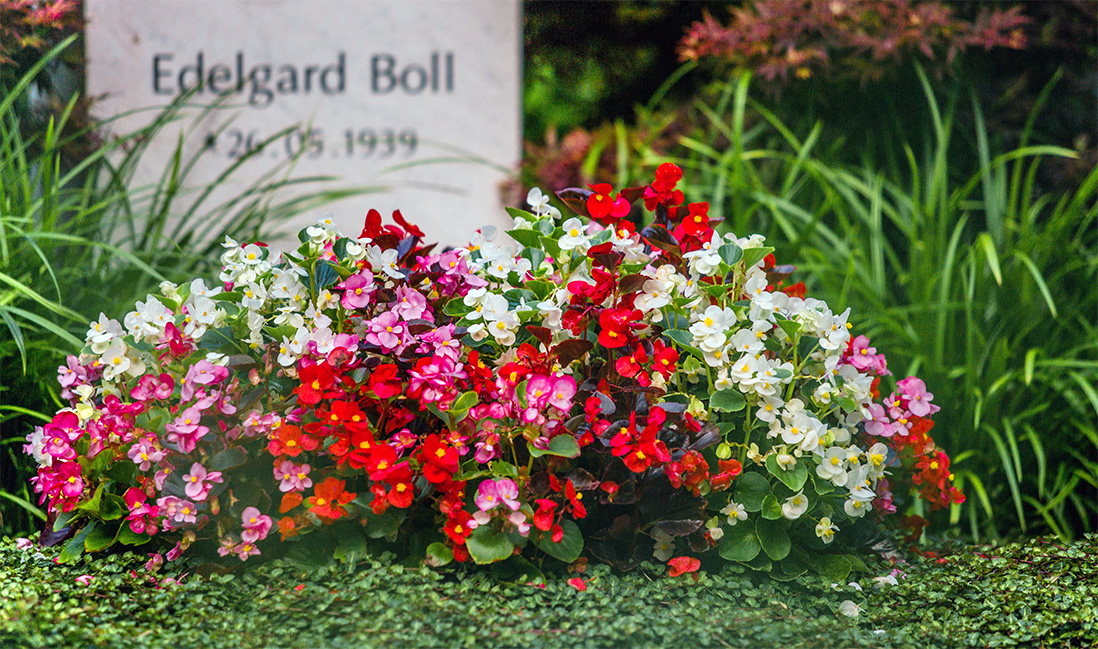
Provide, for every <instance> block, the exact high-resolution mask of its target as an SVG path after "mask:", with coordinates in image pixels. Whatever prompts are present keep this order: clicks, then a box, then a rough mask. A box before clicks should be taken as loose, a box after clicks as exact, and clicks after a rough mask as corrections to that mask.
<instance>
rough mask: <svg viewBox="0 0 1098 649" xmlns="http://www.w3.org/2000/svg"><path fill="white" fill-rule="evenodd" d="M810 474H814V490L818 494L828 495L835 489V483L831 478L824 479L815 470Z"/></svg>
mask: <svg viewBox="0 0 1098 649" xmlns="http://www.w3.org/2000/svg"><path fill="white" fill-rule="evenodd" d="M810 475H811V476H812V490H813V491H815V492H816V495H817V496H826V495H827V494H829V493H832V492H833V491H835V485H834V484H832V483H831V481H830V480H824V479H823V478H821V477H820V476H818V475H816V472H815V471H813V472H812V473H811V474H810Z"/></svg>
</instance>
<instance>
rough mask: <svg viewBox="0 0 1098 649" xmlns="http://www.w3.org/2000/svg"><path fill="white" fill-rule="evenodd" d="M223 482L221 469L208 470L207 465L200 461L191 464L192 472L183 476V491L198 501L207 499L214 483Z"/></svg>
mask: <svg viewBox="0 0 1098 649" xmlns="http://www.w3.org/2000/svg"><path fill="white" fill-rule="evenodd" d="M215 482H217V483H220V482H223V480H222V478H221V472H220V471H207V470H206V467H204V466H202V465H201V464H199V463H198V462H195V463H194V464H192V465H191V472H190V473H188V474H185V475H184V476H183V484H184V487H183V491H184V492H185V493H186V494H187V497H188V498H193V499H195V500H197V501H198V502H202V501H204V500H206V496H208V495H209V493H210V489H211V488H213V484H212V483H215Z"/></svg>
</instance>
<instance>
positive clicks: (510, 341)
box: [485, 313, 519, 347]
mask: <svg viewBox="0 0 1098 649" xmlns="http://www.w3.org/2000/svg"><path fill="white" fill-rule="evenodd" d="M518 326H519V319H518V318H517V317H516V316H515V315H514V314H513V313H506V314H503V315H502V316H500V317H499V318H498V319H495V320H493V321H491V322H488V323H487V324H485V327H486V328H487V329H488V333H490V334H492V338H495V340H496V342H497V343H499V344H500V345H503V346H504V347H510V346H511V345H514V344H515V331H516V330H518Z"/></svg>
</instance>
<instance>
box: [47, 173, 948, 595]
mask: <svg viewBox="0 0 1098 649" xmlns="http://www.w3.org/2000/svg"><path fill="white" fill-rule="evenodd" d="M681 175H682V174H681V171H680V170H679V169H678V168H677V167H675V166H673V165H670V164H665V165H663V166H661V167H660V168H659V169H658V170H657V172H656V178H655V180H654V181H653V182H652V183H651V184H650V185H648V186H647V187H641V188H629V189H624V190H621V191H620V192H619V193H615V192H614V191H613V190H612V188H611V187H610V186H609V185H603V184H600V185H593V186H591V187H590V189H568V190H564V191H562V192H560V193H559V194H558V196H559V197H560V199H561V200H562V201H563V203H564V204H565V205H567V207H569V208H571V209H572V210H573V211H575V212H576V214H577V215H576V216H572V217H569V218H565V217H563V216H562V215H561V214H560V212H559V210H558V209H557V208H555V207H552V206H551V205H549V199H548V197H546V196H544V195H543V194H542V193H541V192H540V191H539V190H536V189H535V190H533V191H531V192H530V195H529V196H528V202H529V203H530V207H531V211H529V212H527V211H521V210H510V212H511V215H512V216H513V217H514V223H515V225H514V229H512V230H511V231H509V232H508V234H509V235H510V236H509V238H507V239H506V240H505V239H504V238H503V237H498V238H497V237H495V236H493V234H494V233H493V232H490V231H488V230H483V231H481V232H479V233H478V234H477V235H476V236H475V237H474V240H473V241H472V242H471V244H470V245H469V246H468V247H466V248H462V249H458V250H447V251H443V252H436V251H435V249H434V246H432V245H424V244H423V243H422V240H423V236H424V235H423V233H422V232H421V231H420V230H419V229H418V228H417V227H415V226H414V225H412V224H410V223H408V222H407V221H405V219H404V218H403V217H402V216H401V214H400V213H399V212H396V213H394V215H393V216H394V221H395V223H393V224H389V225H383V223H382V219H381V217H380V215H379V214H378V213H377V212H376V211H371V212H370V214H369V215H368V216H367V218H366V222H365V226H364V228H363V230H362V232H361V234H359V236H358V237H354V238H350V237H345V236H343V235H341V234H340V233H339V232H338V231H337V230H336V228H335V227H334V226H333V225H332V224H331V223H330V222H327V221H322V222H320V223H318V224H317V225H315V226H313V227H310V228H307V229H306V230H304V231H303V232H302V233H301V235H300V238H301V242H302V243H301V246H300V247H299V248H298V249H297V250H296V251H295V252H291V253H287V254H280V253H278V252H276V251H274V250H272V249H271V248H268V247H266V246H264V245H262V244H258V243H248V244H240V243H238V242H236V241H233V240H231V239H228V238H227V239H226V240H225V242H224V244H223V245H224V247H225V253H224V255H223V256H222V264H223V270H222V272H221V275H220V276H219V277H218V281H217V282H212V281H211V282H210V283H207V281H206V280H203V279H195V280H194V281H192V282H190V283H189V284H183V285H174V284H168V283H165V284H162V285H161V287H160V288H161V292H160V293H159V294H157V295H150V296H149V297H148V298H147V299H146V300H144V301H143V302H138V303H137V308H136V310H135V311H133V312H131V313H129V314H128V315H126V316H125V318H124V320H123V322H121V323H120V322H118V321H116V320H112V319H110V318H108V317H106V316H101V317H100V319H99V321H98V322H95V323H92V325H91V329H90V330H89V331H88V336H87V343H86V347H85V349H84V350H83V353H82V354H81V355H80V357H79V358H77V357H70V358H69V361H68V364H67V366H65V367H62V368H60V377H59V378H60V382H61V385H62V388H63V393H62V394H63V397H64V398H65V399H67V400H68V401H69V403H70V407H68V408H65V409H63V410H62V411H60V412H59V413H57V415H56V416H55V417H54V418H53V420H52V421H51V422H50V423H49V424H47V425H45V426H42V427H40V428H37V429H35V431H34V432H33V433H32V434H31V435H30V436H29V444H28V445H27V447H26V450H27V452H28V453H30V454H32V455H33V456H34V458H35V459H36V460H37V461H38V464H39V470H38V475H37V477H36V478H34V488H35V489H36V491H38V492H40V493H41V498H42V502H48V504H49V512H50V517H51V518H50V524H49V526H48V527H47V529H46V531H45V532H44V533H43V536H42V542H43V543H45V544H57V543H62V542H65V543H66V545H65V546H64V550H63V552H62V558H63V559H65V558H70V557H74V556H76V555H78V554H79V553H80V552H82V551H84V550H88V551H98V550H103V549H105V548H107V547H110V546H112V545H115V544H123V545H128V546H136V545H142V544H147V543H148V544H150V545H151V546H153V547H156V548H164V549H168V552H167V559H169V560H171V559H174V558H176V557H177V556H179V555H180V554H181V553H183V552H191V553H196V554H198V555H200V556H206V557H214V556H216V555H220V556H221V557H225V558H226V559H228V558H230V557H233V558H236V559H239V560H246V559H248V558H249V557H252V556H256V555H259V554H261V553H262V554H268V553H272V552H273V553H278V552H279V551H280V550H279V548H280V547H281V544H282V543H287V544H290V543H291V542H292V543H293V544H294V545H292V546H291V548H290V549H291V551H292V549H293V547H297V548H302V547H305V548H308V549H309V552H310V553H313V554H315V553H316V552H317V549H318V548H329V547H330V548H331V550H325V551H330V552H334V553H335V554H336V556H340V557H347V556H349V554H350V553H353V552H358V551H370V550H376V551H380V550H390V551H393V552H395V553H396V555H397V556H398V557H399V558H400V559H401V560H407V561H411V562H419V561H426V562H428V563H429V564H431V565H440V564H444V563H448V562H450V561H457V562H466V561H470V560H471V561H473V562H475V563H478V564H487V563H494V562H501V561H510V562H512V564H515V565H517V566H519V567H522V568H523V569H525V568H531V569H534V568H536V566H533V565H531V562H536V563H538V564H543V563H544V562H546V561H550V562H551V561H554V560H555V561H560V562H565V563H570V562H575V561H577V560H579V561H584V560H586V558H591V559H595V560H599V561H604V562H608V563H611V564H613V565H615V566H617V567H620V568H622V569H629V568H631V567H634V566H636V565H639V564H640V563H641V562H643V561H648V560H652V559H653V558H655V559H657V560H659V561H661V562H669V564H670V565H671V566H672V568H673V569H674V570H675V571H676V572H679V573H681V572H689V571H693V570H697V569H698V567H699V565H700V563H699V561H697V559H702V560H710V559H712V560H718V559H717V558H718V557H720V558H723V559H724V560H727V561H735V562H742V563H745V564H747V565H749V566H751V567H752V568H755V569H759V570H773V571H774V574H783V575H796V574H800V573H802V572H804V571H805V570H807V569H808V567H809V566H813V567H816V568H818V569H819V567H820V566H823V567H824V568H825V569H828V570H831V569H834V571H835V572H839V573H842V574H843V575H845V572H846V571H849V569H850V566H851V564H852V563H854V564H856V563H857V562H856V561H854V560H853V559H852V558H850V557H849V556H848V553H850V552H851V551H853V550H856V549H857V548H858V547H860V546H862V545H865V544H866V543H868V542H870V541H872V540H874V539H875V538H877V537H879V532H880V529H881V527H882V525H883V524H887V523H889V521H892V520H896V521H899V520H900V519H901V518H902V517H900V516H896V515H895V514H897V512H904V511H906V510H907V509H908V508H909V506H910V505H911V503H912V501H913V498H916V497H918V498H922V499H924V500H925V501H927V503H928V504H929V506H930V507H931V508H941V507H944V506H946V505H948V504H950V503H953V502H960V501H961V500H962V498H963V497H962V496H961V494H960V493H959V492H958V491H957V489H956V488H954V487H953V486H952V475H951V474H950V470H949V458H948V457H947V456H946V454H945V453H944V452H942V451H941V450H940V449H938V448H937V447H936V446H935V445H934V442H933V440H932V439H931V437H930V436H929V435H928V433H929V431H930V429H931V427H932V426H933V422H932V420H931V416H932V415H933V414H934V412H935V411H936V410H937V409H938V408H937V406H936V405H934V404H933V398H934V396H933V395H932V394H931V393H930V392H928V391H927V387H926V386H925V385H924V384H923V382H922V381H920V380H919V379H918V378H915V377H908V378H905V379H903V380H899V381H896V382H895V383H894V384H891V378H890V377H891V373H890V372H889V370H888V368H887V364H886V361H885V358H884V356H883V355H882V354H880V353H879V352H878V351H877V350H876V349H874V348H873V347H871V346H870V341H869V340H867V339H866V337H865V336H861V335H855V333H856V332H852V331H851V325H850V324H849V323H848V321H847V320H848V316H849V312H848V311H844V312H842V313H834V312H833V311H832V310H831V309H830V308H829V307H828V305H826V304H824V303H823V302H820V301H819V300H814V299H811V298H806V297H805V296H804V285H803V284H801V283H797V284H792V285H787V281H788V279H789V274H790V273H791V272H792V269H791V268H790V267H783V266H776V265H775V260H774V258H773V256H772V255H771V254H770V253H771V249H770V248H768V247H766V246H765V242H764V240H763V238H762V237H760V236H758V235H754V236H747V237H736V236H735V235H733V234H724V235H721V234H719V233H718V232H717V231H716V230H715V229H714V227H716V226H717V225H718V221H719V219H716V218H710V217H709V214H708V205H707V204H705V203H693V204H689V205H684V204H683V196H682V193H681V192H680V191H679V190H677V189H676V185H677V184H678V182H679V180H680V179H681ZM634 204H635V205H634ZM646 213H647V214H651V216H650V217H645V216H644V215H645V214H646ZM635 222H636V223H641V224H642V225H641V226H637V225H635ZM646 222H647V223H648V224H647V225H643V224H644V223H646ZM638 227H639V228H640V229H639V230H638ZM886 386H890V387H886ZM897 524H898V523H897ZM154 560H155V557H154Z"/></svg>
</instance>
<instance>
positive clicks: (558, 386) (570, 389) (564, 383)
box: [549, 376, 576, 412]
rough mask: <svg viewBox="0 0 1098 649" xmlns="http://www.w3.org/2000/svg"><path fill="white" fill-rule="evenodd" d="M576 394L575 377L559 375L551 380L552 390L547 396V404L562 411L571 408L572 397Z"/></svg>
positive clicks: (567, 410)
mask: <svg viewBox="0 0 1098 649" xmlns="http://www.w3.org/2000/svg"><path fill="white" fill-rule="evenodd" d="M574 396H576V379H574V378H572V377H571V376H560V377H557V379H556V380H555V381H554V382H553V391H552V393H551V396H550V397H549V405H551V406H553V407H554V408H556V409H557V410H560V411H562V412H570V411H571V410H572V397H574Z"/></svg>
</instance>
